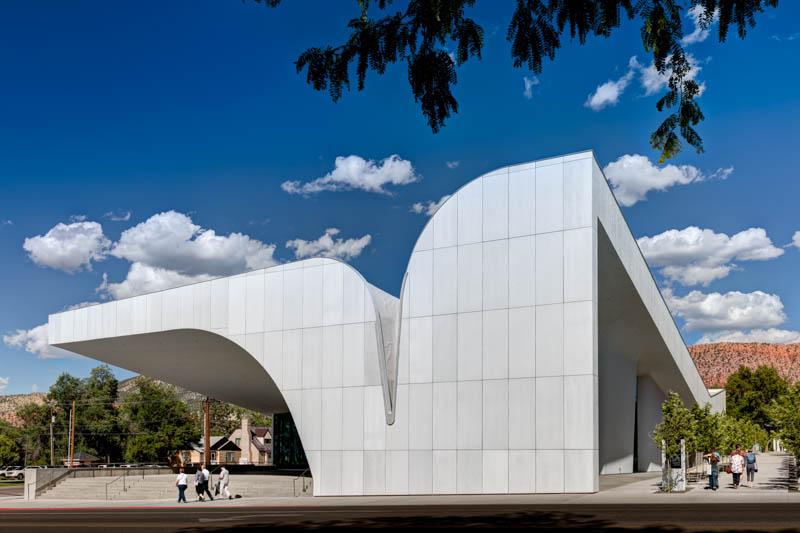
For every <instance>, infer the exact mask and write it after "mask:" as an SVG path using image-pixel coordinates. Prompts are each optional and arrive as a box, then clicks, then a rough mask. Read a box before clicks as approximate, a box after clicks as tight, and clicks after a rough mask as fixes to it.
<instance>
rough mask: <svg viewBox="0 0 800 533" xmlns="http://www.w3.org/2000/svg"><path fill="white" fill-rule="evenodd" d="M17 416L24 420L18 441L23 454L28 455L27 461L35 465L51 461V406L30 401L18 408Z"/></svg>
mask: <svg viewBox="0 0 800 533" xmlns="http://www.w3.org/2000/svg"><path fill="white" fill-rule="evenodd" d="M17 416H18V417H19V418H20V419H21V420H22V428H21V429H20V430H19V440H18V442H19V446H20V448H21V449H22V454H23V455H27V460H26V461H25V462H26V463H27V464H33V465H40V464H46V463H49V462H50V441H49V431H50V428H49V424H50V408H49V407H48V406H46V405H39V404H36V403H28V404H25V405H23V406H22V407H20V408H19V409H17ZM56 457H58V456H56ZM23 458H24V457H23Z"/></svg>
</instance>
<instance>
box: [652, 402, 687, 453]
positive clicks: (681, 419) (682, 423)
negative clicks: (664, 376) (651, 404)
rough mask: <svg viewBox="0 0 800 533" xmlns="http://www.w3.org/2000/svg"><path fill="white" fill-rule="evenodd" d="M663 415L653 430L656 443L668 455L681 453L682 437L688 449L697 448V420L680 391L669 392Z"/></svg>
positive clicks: (662, 408)
mask: <svg viewBox="0 0 800 533" xmlns="http://www.w3.org/2000/svg"><path fill="white" fill-rule="evenodd" d="M661 415H662V419H661V422H659V423H658V425H656V427H655V430H654V431H653V442H654V443H655V445H656V446H658V447H659V448H661V449H663V450H664V451H665V452H666V455H667V457H673V456H675V455H679V454H680V453H681V439H684V440H685V441H686V449H687V450H693V449H695V442H696V432H697V422H696V420H695V418H694V416H693V415H692V412H691V411H690V410H689V409H687V408H686V406H685V405H683V400H681V397H680V396H678V393H676V392H672V391H670V392H669V394H668V395H667V399H666V400H664V403H662V404H661ZM662 441H663V442H662ZM664 445H666V448H664Z"/></svg>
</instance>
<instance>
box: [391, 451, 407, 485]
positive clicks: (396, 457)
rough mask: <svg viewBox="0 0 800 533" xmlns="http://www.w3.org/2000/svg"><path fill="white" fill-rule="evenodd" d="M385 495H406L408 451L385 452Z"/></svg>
mask: <svg viewBox="0 0 800 533" xmlns="http://www.w3.org/2000/svg"><path fill="white" fill-rule="evenodd" d="M386 493H387V494H408V451H407V450H406V451H389V452H386Z"/></svg>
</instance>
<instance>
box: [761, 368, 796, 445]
mask: <svg viewBox="0 0 800 533" xmlns="http://www.w3.org/2000/svg"><path fill="white" fill-rule="evenodd" d="M767 413H768V414H769V418H770V421H771V422H772V424H773V425H774V426H775V431H774V436H775V437H777V438H779V439H781V443H782V444H783V446H784V447H785V448H786V449H787V450H789V451H790V452H792V453H793V454H794V455H795V456H800V383H795V384H794V385H793V386H792V387H790V388H789V389H788V390H787V391H786V392H785V393H784V394H782V395H780V396H779V397H778V398H775V399H774V400H773V401H772V403H771V404H770V406H769V407H768V408H767Z"/></svg>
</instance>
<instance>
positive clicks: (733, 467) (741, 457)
mask: <svg viewBox="0 0 800 533" xmlns="http://www.w3.org/2000/svg"><path fill="white" fill-rule="evenodd" d="M703 457H704V458H705V459H708V462H709V463H710V464H711V475H710V476H708V488H709V489H711V490H717V489H718V488H719V463H720V460H721V459H722V458H721V456H720V454H719V452H718V451H717V450H716V449H715V448H711V451H710V452H709V453H707V454H705V455H704V456H703ZM725 471H726V472H727V473H729V474H731V475H732V476H733V488H734V489H738V488H739V485H740V484H741V480H742V474H744V473H746V474H747V486H748V487H752V486H753V482H754V481H755V477H756V472H758V463H756V454H755V452H754V451H753V448H748V449H747V452H745V451H744V449H743V448H742V447H741V446H740V445H739V444H737V445H736V448H735V449H734V450H733V451H732V452H731V454H730V464H729V465H728V467H727V468H726V469H725Z"/></svg>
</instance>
